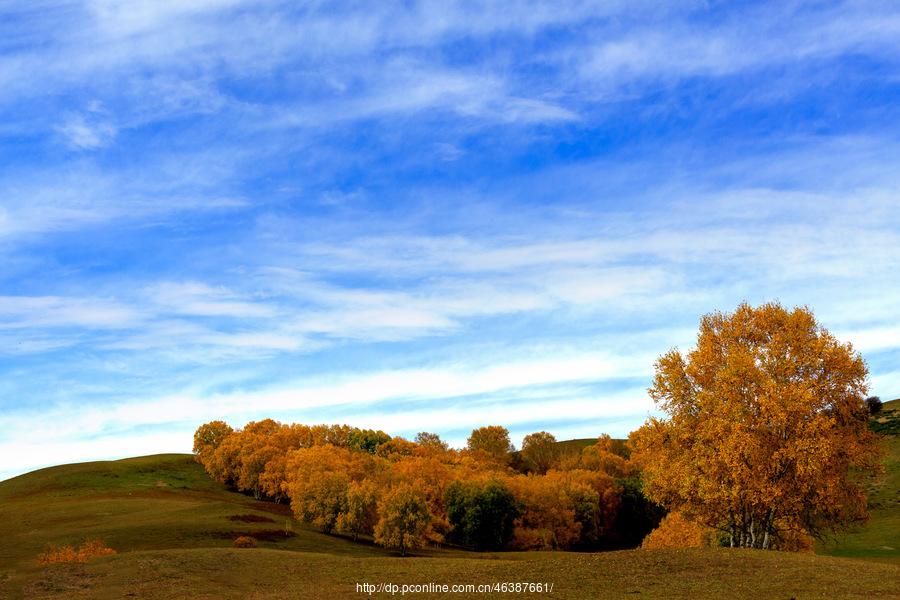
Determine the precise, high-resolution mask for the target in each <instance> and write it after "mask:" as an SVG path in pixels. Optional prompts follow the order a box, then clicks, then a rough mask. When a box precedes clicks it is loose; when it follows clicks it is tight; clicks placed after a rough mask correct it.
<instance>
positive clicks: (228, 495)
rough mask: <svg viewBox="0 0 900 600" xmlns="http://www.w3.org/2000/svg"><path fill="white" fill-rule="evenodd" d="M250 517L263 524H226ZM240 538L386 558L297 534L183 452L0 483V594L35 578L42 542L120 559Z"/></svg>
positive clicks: (286, 515)
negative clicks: (96, 546)
mask: <svg viewBox="0 0 900 600" xmlns="http://www.w3.org/2000/svg"><path fill="white" fill-rule="evenodd" d="M248 514H250V515H256V516H257V517H261V518H262V519H264V520H262V521H260V522H249V523H248V522H244V521H233V520H230V519H229V518H228V517H232V516H240V515H248ZM265 519H268V520H265ZM285 531H287V532H288V533H287V534H285ZM242 533H256V534H257V535H258V536H259V537H262V538H265V539H266V541H263V542H261V544H260V545H261V546H262V547H267V548H281V549H285V550H298V551H305V552H312V551H316V552H327V553H330V554H335V555H346V556H378V555H383V554H384V551H382V550H381V549H380V548H376V547H374V546H367V545H363V544H354V543H352V542H350V541H348V540H345V539H342V538H338V537H332V536H326V535H323V534H321V533H318V532H316V531H311V530H309V529H306V528H303V527H302V526H300V525H299V524H298V523H296V522H295V521H294V520H293V519H292V518H291V516H290V511H289V510H288V508H287V507H286V506H283V505H281V506H279V505H275V504H271V503H266V502H256V501H254V500H253V499H252V498H248V497H246V496H243V495H241V494H236V493H232V492H229V491H227V490H225V489H224V488H223V487H222V486H220V485H218V484H216V483H214V482H212V481H211V480H210V479H209V478H208V477H207V476H206V474H205V473H204V472H203V469H202V468H201V467H200V466H199V465H198V464H196V463H195V462H194V461H193V459H192V457H190V456H188V455H184V454H162V455H157V456H145V457H140V458H131V459H126V460H121V461H112V462H94V463H83V464H74V465H63V466H59V467H51V468H49V469H42V470H40V471H35V472H33V473H28V474H26V475H22V476H20V477H15V478H13V479H10V480H7V481H4V482H0V597H6V596H5V595H4V593H3V592H4V585H5V586H6V588H7V589H6V590H5V591H6V593H7V595H8V594H11V593H14V591H15V590H17V589H19V588H20V587H21V585H22V582H26V581H29V580H31V579H33V577H35V576H36V575H39V574H40V572H41V569H38V568H37V565H36V562H35V557H36V556H37V555H38V554H39V553H40V552H41V551H42V550H43V549H44V548H45V547H46V546H47V544H51V543H52V544H73V543H79V542H80V541H82V540H84V539H85V538H100V539H102V540H103V541H104V542H106V544H107V545H109V546H110V547H112V548H115V549H116V550H118V551H119V552H120V553H123V556H127V555H126V554H124V553H128V552H133V551H143V550H169V549H175V548H198V547H199V548H227V547H230V546H231V544H232V541H233V540H234V538H235V537H237V536H238V535H240V534H242ZM10 589H11V590H13V591H10ZM15 594H16V595H18V592H15Z"/></svg>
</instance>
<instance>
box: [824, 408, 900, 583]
mask: <svg viewBox="0 0 900 600" xmlns="http://www.w3.org/2000/svg"><path fill="white" fill-rule="evenodd" d="M885 423H900V400H892V401H890V402H885V403H884V407H883V408H882V412H881V413H880V414H879V415H876V417H875V418H874V419H873V427H872V429H873V430H874V431H879V432H881V434H882V435H883V436H884V437H883V439H882V444H881V445H882V448H883V450H884V460H883V463H884V474H883V475H882V476H880V477H878V478H877V479H876V480H875V481H874V482H872V483H871V484H870V485H869V486H868V494H869V521H868V522H866V523H865V524H864V525H861V526H860V527H857V528H856V529H855V530H853V531H851V532H849V533H843V534H840V535H838V536H836V537H835V538H834V539H833V540H827V541H825V542H823V543H821V544H819V547H818V548H817V552H819V553H820V554H828V555H831V556H846V557H851V558H865V559H869V560H878V561H884V562H892V563H894V564H898V565H900V435H898V433H893V432H892V429H890V428H889V427H883V426H882V427H878V425H884V424H885Z"/></svg>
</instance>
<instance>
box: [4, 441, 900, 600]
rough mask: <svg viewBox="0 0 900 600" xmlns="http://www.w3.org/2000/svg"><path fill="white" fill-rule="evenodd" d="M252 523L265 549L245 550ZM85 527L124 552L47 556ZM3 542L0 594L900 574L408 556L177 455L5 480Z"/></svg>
mask: <svg viewBox="0 0 900 600" xmlns="http://www.w3.org/2000/svg"><path fill="white" fill-rule="evenodd" d="M242 534H249V535H252V536H255V537H256V538H257V539H259V540H260V542H259V544H260V547H259V548H256V549H240V550H239V549H234V548H232V541H233V539H234V538H235V537H237V536H238V535H242ZM85 538H100V539H102V540H103V541H104V542H106V543H107V544H108V545H109V546H111V547H113V548H115V549H116V550H117V551H118V554H116V555H113V556H108V557H103V558H97V559H94V560H92V561H90V562H89V563H87V564H69V565H51V566H39V565H38V564H37V560H36V558H37V556H38V554H39V553H40V552H41V551H42V550H43V549H44V548H45V547H46V545H47V544H48V543H54V544H65V543H77V542H79V541H81V540H83V539H85ZM0 542H2V543H0V598H66V599H69V598H74V599H78V598H148V599H151V600H153V599H157V598H158V599H164V598H165V599H169V598H292V599H293V598H344V597H364V596H360V595H359V594H357V593H356V584H357V583H363V582H374V583H377V582H390V583H397V584H404V583H407V584H418V583H428V582H437V583H448V584H452V583H475V584H481V583H495V582H508V581H526V582H547V583H553V585H554V592H553V596H554V597H557V598H595V597H598V595H602V596H603V597H619V596H627V597H641V598H703V597H708V598H718V597H732V598H751V597H753V598H757V597H782V598H790V597H795V598H835V597H842V598H869V597H881V598H887V597H898V596H897V594H896V585H895V583H896V582H897V581H900V565H895V564H879V563H876V562H869V561H860V560H850V559H846V558H834V557H827V556H812V555H796V554H784V553H775V552H759V551H730V550H726V549H721V550H718V549H702V550H699V549H698V550H671V551H640V550H635V551H622V552H607V553H593V554H588V553H562V552H558V553H500V554H474V553H465V552H461V551H430V552H428V553H425V554H424V555H421V556H417V557H412V558H399V557H397V556H395V555H394V554H392V553H389V552H386V551H384V550H382V549H380V548H377V547H375V546H372V545H367V544H355V543H352V542H351V541H349V540H346V539H343V538H340V537H334V536H326V535H323V534H321V533H319V532H317V531H313V530H310V529H308V528H305V527H303V526H301V525H300V524H298V523H297V522H295V521H294V520H293V519H292V518H291V516H290V512H289V510H288V509H287V507H285V506H279V505H274V504H271V503H266V502H257V501H254V500H253V499H252V498H249V497H247V496H244V495H241V494H236V493H233V492H230V491H228V490H226V489H224V488H223V487H221V486H219V485H218V484H215V483H214V482H212V481H210V480H209V479H208V478H207V477H206V475H205V473H204V472H203V470H202V469H201V468H200V466H199V465H197V464H196V463H195V462H194V461H193V460H192V458H191V457H190V456H187V455H177V454H175V455H173V454H167V455H158V456H147V457H141V458H133V459H127V460H121V461H114V462H95V463H85V464H75V465H65V466H60V467H53V468H50V469H43V470H40V471H35V472H33V473H29V474H26V475H22V476H20V477H16V478H14V479H10V480H8V481H4V482H0ZM892 594H893V596H892ZM398 596H399V594H398ZM414 597H421V596H414ZM454 597H459V598H467V597H484V596H483V595H479V594H470V595H467V594H456V595H454Z"/></svg>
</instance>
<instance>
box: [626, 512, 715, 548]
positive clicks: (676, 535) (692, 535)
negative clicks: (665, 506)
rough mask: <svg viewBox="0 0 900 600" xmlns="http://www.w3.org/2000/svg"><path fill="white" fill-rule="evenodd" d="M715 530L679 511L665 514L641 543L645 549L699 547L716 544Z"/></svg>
mask: <svg viewBox="0 0 900 600" xmlns="http://www.w3.org/2000/svg"><path fill="white" fill-rule="evenodd" d="M717 545H718V540H717V539H716V531H715V530H714V529H712V528H711V527H707V526H706V525H701V524H699V523H697V522H695V521H691V520H690V519H688V518H686V517H685V516H684V515H683V514H681V513H680V512H671V513H669V514H667V515H666V516H665V517H664V518H663V520H662V521H661V522H660V524H659V527H657V528H656V529H654V530H653V531H651V532H650V533H648V534H647V537H645V538H644V541H643V543H641V548H644V549H645V550H655V549H659V548H701V547H708V546H717Z"/></svg>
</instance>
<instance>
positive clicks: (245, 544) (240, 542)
mask: <svg viewBox="0 0 900 600" xmlns="http://www.w3.org/2000/svg"><path fill="white" fill-rule="evenodd" d="M234 547H235V548H256V540H254V539H253V538H252V537H250V536H246V535H241V536H238V537H237V538H235V540H234Z"/></svg>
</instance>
